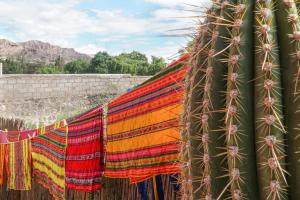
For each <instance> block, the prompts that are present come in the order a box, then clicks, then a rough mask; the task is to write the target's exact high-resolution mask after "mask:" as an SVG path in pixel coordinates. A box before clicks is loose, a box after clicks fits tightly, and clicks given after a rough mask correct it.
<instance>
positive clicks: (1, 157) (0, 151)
mask: <svg viewBox="0 0 300 200" xmlns="http://www.w3.org/2000/svg"><path fill="white" fill-rule="evenodd" d="M5 155H6V145H5V144H0V186H1V185H2V184H3V177H4V162H5Z"/></svg>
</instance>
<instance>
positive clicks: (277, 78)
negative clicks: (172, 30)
mask: <svg viewBox="0 0 300 200" xmlns="http://www.w3.org/2000/svg"><path fill="white" fill-rule="evenodd" d="M297 6H299V5H298V4H296V3H295V2H294V0H230V1H227V0H214V1H213V5H212V8H210V9H209V10H208V11H207V13H206V20H205V21H204V22H203V24H201V25H200V28H199V30H200V31H199V34H197V36H196V39H195V40H194V48H193V52H191V58H190V69H189V73H188V74H189V75H188V76H187V79H186V88H187V90H186V91H187V92H186V96H185V101H184V105H185V113H184V114H183V117H182V122H183V124H182V125H183V129H182V130H183V131H182V138H183V142H182V144H183V145H182V152H181V158H182V166H183V171H182V183H183V185H182V193H183V196H182V197H183V199H206V200H210V199H234V200H240V199H253V200H256V199H262V200H265V199H272V200H275V199H300V190H299V187H300V153H299V151H300V149H299V147H300V144H297V143H299V141H298V140H299V138H300V111H299V109H300V96H299V94H300V93H299V92H300V86H299V82H300V80H299V78H300V23H299V16H298V12H297ZM223 94H224V95H223ZM222 127H224V128H222Z"/></svg>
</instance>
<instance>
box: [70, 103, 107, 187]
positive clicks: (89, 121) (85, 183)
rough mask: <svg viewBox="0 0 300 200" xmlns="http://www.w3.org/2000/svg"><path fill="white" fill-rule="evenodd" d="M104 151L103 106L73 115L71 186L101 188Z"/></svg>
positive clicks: (71, 128) (71, 129)
mask: <svg viewBox="0 0 300 200" xmlns="http://www.w3.org/2000/svg"><path fill="white" fill-rule="evenodd" d="M70 122H71V121H70ZM103 151H104V143H103V109H102V107H98V108H95V109H93V110H91V111H90V112H88V113H85V114H83V115H81V116H78V117H77V118H76V119H73V120H72V122H71V124H70V125H69V133H68V147H67V154H66V187H67V188H68V189H73V190H80V191H85V192H90V191H95V190H98V189H100V188H101V185H102V175H103V172H104V152H103Z"/></svg>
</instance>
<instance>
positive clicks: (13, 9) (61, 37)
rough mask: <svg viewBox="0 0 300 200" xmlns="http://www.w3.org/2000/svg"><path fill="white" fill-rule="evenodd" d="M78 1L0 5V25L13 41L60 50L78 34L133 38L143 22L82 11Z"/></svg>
mask: <svg viewBox="0 0 300 200" xmlns="http://www.w3.org/2000/svg"><path fill="white" fill-rule="evenodd" d="M78 2H79V1H71V0H66V1H60V2H56V3H55V2H53V1H50V0H46V1H35V0H28V1H18V0H14V1H11V0H10V1H8V0H3V1H0V25H2V26H6V27H8V28H9V29H10V31H11V32H13V33H15V34H16V37H17V38H16V39H17V40H19V41H23V40H30V39H36V40H43V41H47V42H50V43H53V44H57V45H61V46H70V45H72V44H71V43H70V41H71V40H72V39H75V38H76V37H78V36H79V35H80V34H83V33H92V34H137V33H143V32H144V31H145V29H144V27H147V26H146V23H147V21H146V20H143V19H138V18H134V17H130V16H129V17H128V16H125V15H123V13H122V12H121V11H99V10H93V11H86V10H85V11H83V10H79V9H77V8H76V7H75V6H76V5H77V3H78Z"/></svg>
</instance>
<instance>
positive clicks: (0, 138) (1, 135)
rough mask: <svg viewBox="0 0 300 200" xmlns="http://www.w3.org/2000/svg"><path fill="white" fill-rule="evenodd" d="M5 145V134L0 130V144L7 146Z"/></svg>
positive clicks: (6, 139) (6, 141)
mask: <svg viewBox="0 0 300 200" xmlns="http://www.w3.org/2000/svg"><path fill="white" fill-rule="evenodd" d="M7 143H8V138H7V133H6V132H5V131H1V130H0V144H7Z"/></svg>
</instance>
